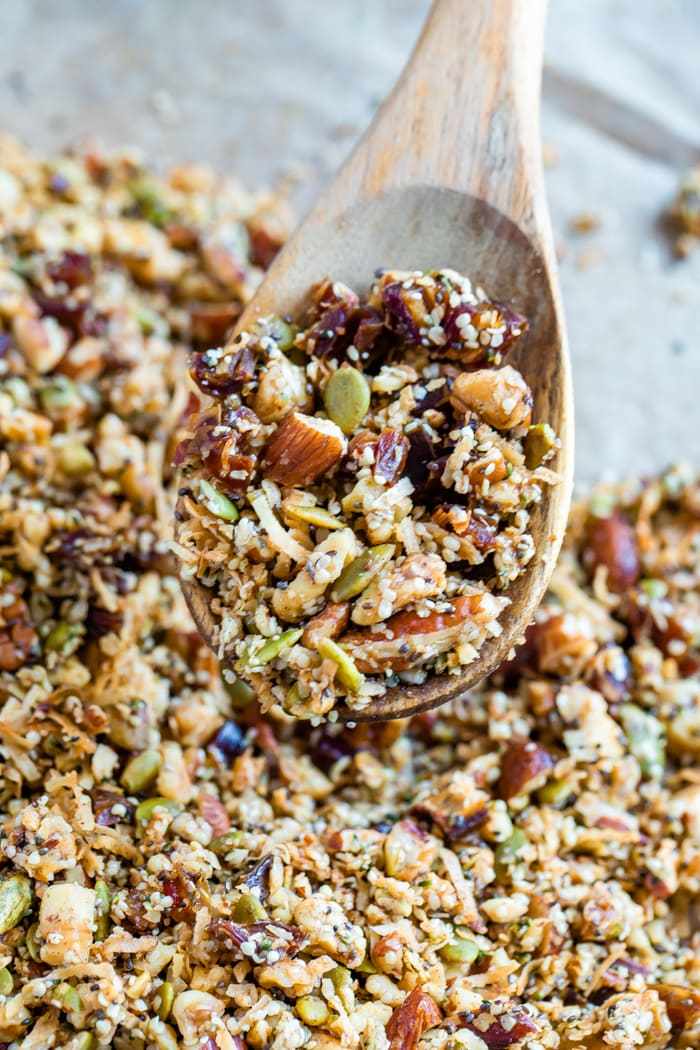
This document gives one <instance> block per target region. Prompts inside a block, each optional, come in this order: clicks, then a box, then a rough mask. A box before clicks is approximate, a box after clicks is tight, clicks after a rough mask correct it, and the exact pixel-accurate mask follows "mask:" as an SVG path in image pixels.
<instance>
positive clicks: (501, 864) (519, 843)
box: [494, 828, 528, 877]
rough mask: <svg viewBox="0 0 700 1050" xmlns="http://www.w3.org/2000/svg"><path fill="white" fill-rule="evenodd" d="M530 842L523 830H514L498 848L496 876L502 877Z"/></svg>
mask: <svg viewBox="0 0 700 1050" xmlns="http://www.w3.org/2000/svg"><path fill="white" fill-rule="evenodd" d="M527 842H528V838H527V835H526V834H525V832H524V831H523V829H522V828H513V830H512V832H511V834H510V835H509V836H508V838H507V839H506V840H505V842H501V844H500V845H499V846H498V847H497V848H496V863H495V865H494V867H495V871H496V874H497V875H498V876H499V877H502V876H503V875H504V874H505V873H506V872H507V870H508V868H509V867H510V866H511V864H512V863H513V862H514V861H515V860H516V859H517V856H518V854H519V853H520V850H521V849H522V848H523V846H526V845H527Z"/></svg>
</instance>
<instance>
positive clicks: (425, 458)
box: [405, 426, 442, 497]
mask: <svg viewBox="0 0 700 1050" xmlns="http://www.w3.org/2000/svg"><path fill="white" fill-rule="evenodd" d="M407 437H408V443H409V448H408V453H407V456H406V466H405V471H406V476H407V477H408V478H410V480H411V482H412V483H413V487H414V488H415V490H416V492H417V493H418V494H419V495H420V496H421V497H423V496H425V495H427V494H428V493H430V492H433V491H437V490H439V489H440V488H441V484H440V476H441V474H442V469H440V466H439V464H438V462H437V460H438V455H439V450H438V448H437V447H436V446H435V444H434V442H433V440H432V438H431V435H430V434H429V433H428V431H427V430H426V428H425V427H424V426H417V427H415V428H414V429H413V430H411V431H410V432H409V433H408V434H407Z"/></svg>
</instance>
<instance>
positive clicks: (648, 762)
mask: <svg viewBox="0 0 700 1050" xmlns="http://www.w3.org/2000/svg"><path fill="white" fill-rule="evenodd" d="M620 721H621V722H622V725H623V727H624V730H625V734H626V736H627V741H628V743H629V748H630V751H631V752H632V754H633V755H634V757H635V758H636V759H637V761H638V762H639V768H640V769H641V771H642V773H643V775H644V777H645V778H647V779H651V780H657V779H659V778H660V777H661V776H663V772H664V768H665V765H666V751H665V747H664V739H663V727H662V725H661V722H659V720H658V718H655V717H654V715H652V714H650V713H649V712H648V711H643V710H642V708H641V707H637V705H636V704H622V705H621V706H620Z"/></svg>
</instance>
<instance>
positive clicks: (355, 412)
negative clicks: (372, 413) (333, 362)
mask: <svg viewBox="0 0 700 1050" xmlns="http://www.w3.org/2000/svg"><path fill="white" fill-rule="evenodd" d="M370 400H371V394H370V389H369V383H368V382H367V380H366V379H365V377H364V376H363V374H362V372H358V370H357V369H356V368H347V367H343V368H339V369H338V371H337V372H334V373H333V375H332V376H331V377H330V379H329V380H328V383H327V384H326V389H325V390H324V392H323V403H324V405H325V407H326V412H327V413H328V418H329V419H332V420H333V422H334V423H336V424H337V426H339V427H340V429H341V430H342V431H343V433H344V434H352V433H353V431H355V430H357V428H358V427H359V426H360V424H361V423H362V420H363V419H364V418H365V416H366V415H367V412H368V411H369V403H370Z"/></svg>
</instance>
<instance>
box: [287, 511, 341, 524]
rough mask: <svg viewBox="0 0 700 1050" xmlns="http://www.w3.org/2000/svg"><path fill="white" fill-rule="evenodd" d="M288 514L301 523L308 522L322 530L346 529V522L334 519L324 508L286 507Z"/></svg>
mask: <svg viewBox="0 0 700 1050" xmlns="http://www.w3.org/2000/svg"><path fill="white" fill-rule="evenodd" d="M285 510H286V512H287V514H289V515H290V517H292V518H298V519H299V521H306V522H308V524H309V525H316V526H317V527H318V528H320V529H344V528H345V522H343V521H340V519H339V518H335V517H333V515H332V514H330V513H329V512H328V511H327V510H324V508H323V507H301V506H295V507H286V508H285Z"/></svg>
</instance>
